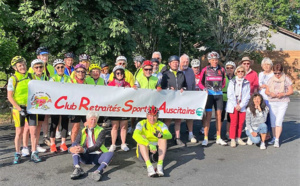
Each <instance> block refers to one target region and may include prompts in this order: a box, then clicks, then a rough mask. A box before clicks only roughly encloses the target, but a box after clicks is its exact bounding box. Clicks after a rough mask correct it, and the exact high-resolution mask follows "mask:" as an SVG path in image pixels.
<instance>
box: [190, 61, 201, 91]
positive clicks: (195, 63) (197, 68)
mask: <svg viewBox="0 0 300 186" xmlns="http://www.w3.org/2000/svg"><path fill="white" fill-rule="evenodd" d="M200 64H201V62H200V60H199V59H193V60H192V61H191V66H192V70H193V72H194V74H195V90H200V88H199V85H198V84H199V81H200V72H201V71H200Z"/></svg>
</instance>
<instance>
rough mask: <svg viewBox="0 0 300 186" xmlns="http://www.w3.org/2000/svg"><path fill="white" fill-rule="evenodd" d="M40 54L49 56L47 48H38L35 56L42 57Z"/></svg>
mask: <svg viewBox="0 0 300 186" xmlns="http://www.w3.org/2000/svg"><path fill="white" fill-rule="evenodd" d="M42 54H49V51H48V48H47V47H43V46H42V47H39V48H38V49H37V50H36V55H42Z"/></svg>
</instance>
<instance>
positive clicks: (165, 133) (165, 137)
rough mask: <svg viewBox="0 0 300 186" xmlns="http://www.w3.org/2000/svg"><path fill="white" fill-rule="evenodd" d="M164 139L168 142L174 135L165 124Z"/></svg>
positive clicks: (163, 129) (163, 128)
mask: <svg viewBox="0 0 300 186" xmlns="http://www.w3.org/2000/svg"><path fill="white" fill-rule="evenodd" d="M161 130H162V135H163V136H162V139H166V140H168V139H172V134H171V132H170V131H169V129H168V127H167V125H166V124H164V125H163V127H162V129H161Z"/></svg>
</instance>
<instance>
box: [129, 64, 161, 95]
mask: <svg viewBox="0 0 300 186" xmlns="http://www.w3.org/2000/svg"><path fill="white" fill-rule="evenodd" d="M141 69H142V72H143V73H142V74H141V75H140V76H138V77H137V79H136V81H135V84H134V87H135V88H143V89H157V90H158V91H159V90H161V88H160V85H159V84H158V78H157V77H154V76H152V71H153V66H152V62H151V61H149V60H147V61H144V62H143V65H142V68H141Z"/></svg>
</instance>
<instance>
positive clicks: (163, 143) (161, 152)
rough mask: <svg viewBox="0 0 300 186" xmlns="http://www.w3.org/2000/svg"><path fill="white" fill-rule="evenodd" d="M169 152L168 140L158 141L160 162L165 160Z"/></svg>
mask: <svg viewBox="0 0 300 186" xmlns="http://www.w3.org/2000/svg"><path fill="white" fill-rule="evenodd" d="M166 152H167V140H166V139H158V160H164V159H165V156H166Z"/></svg>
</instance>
